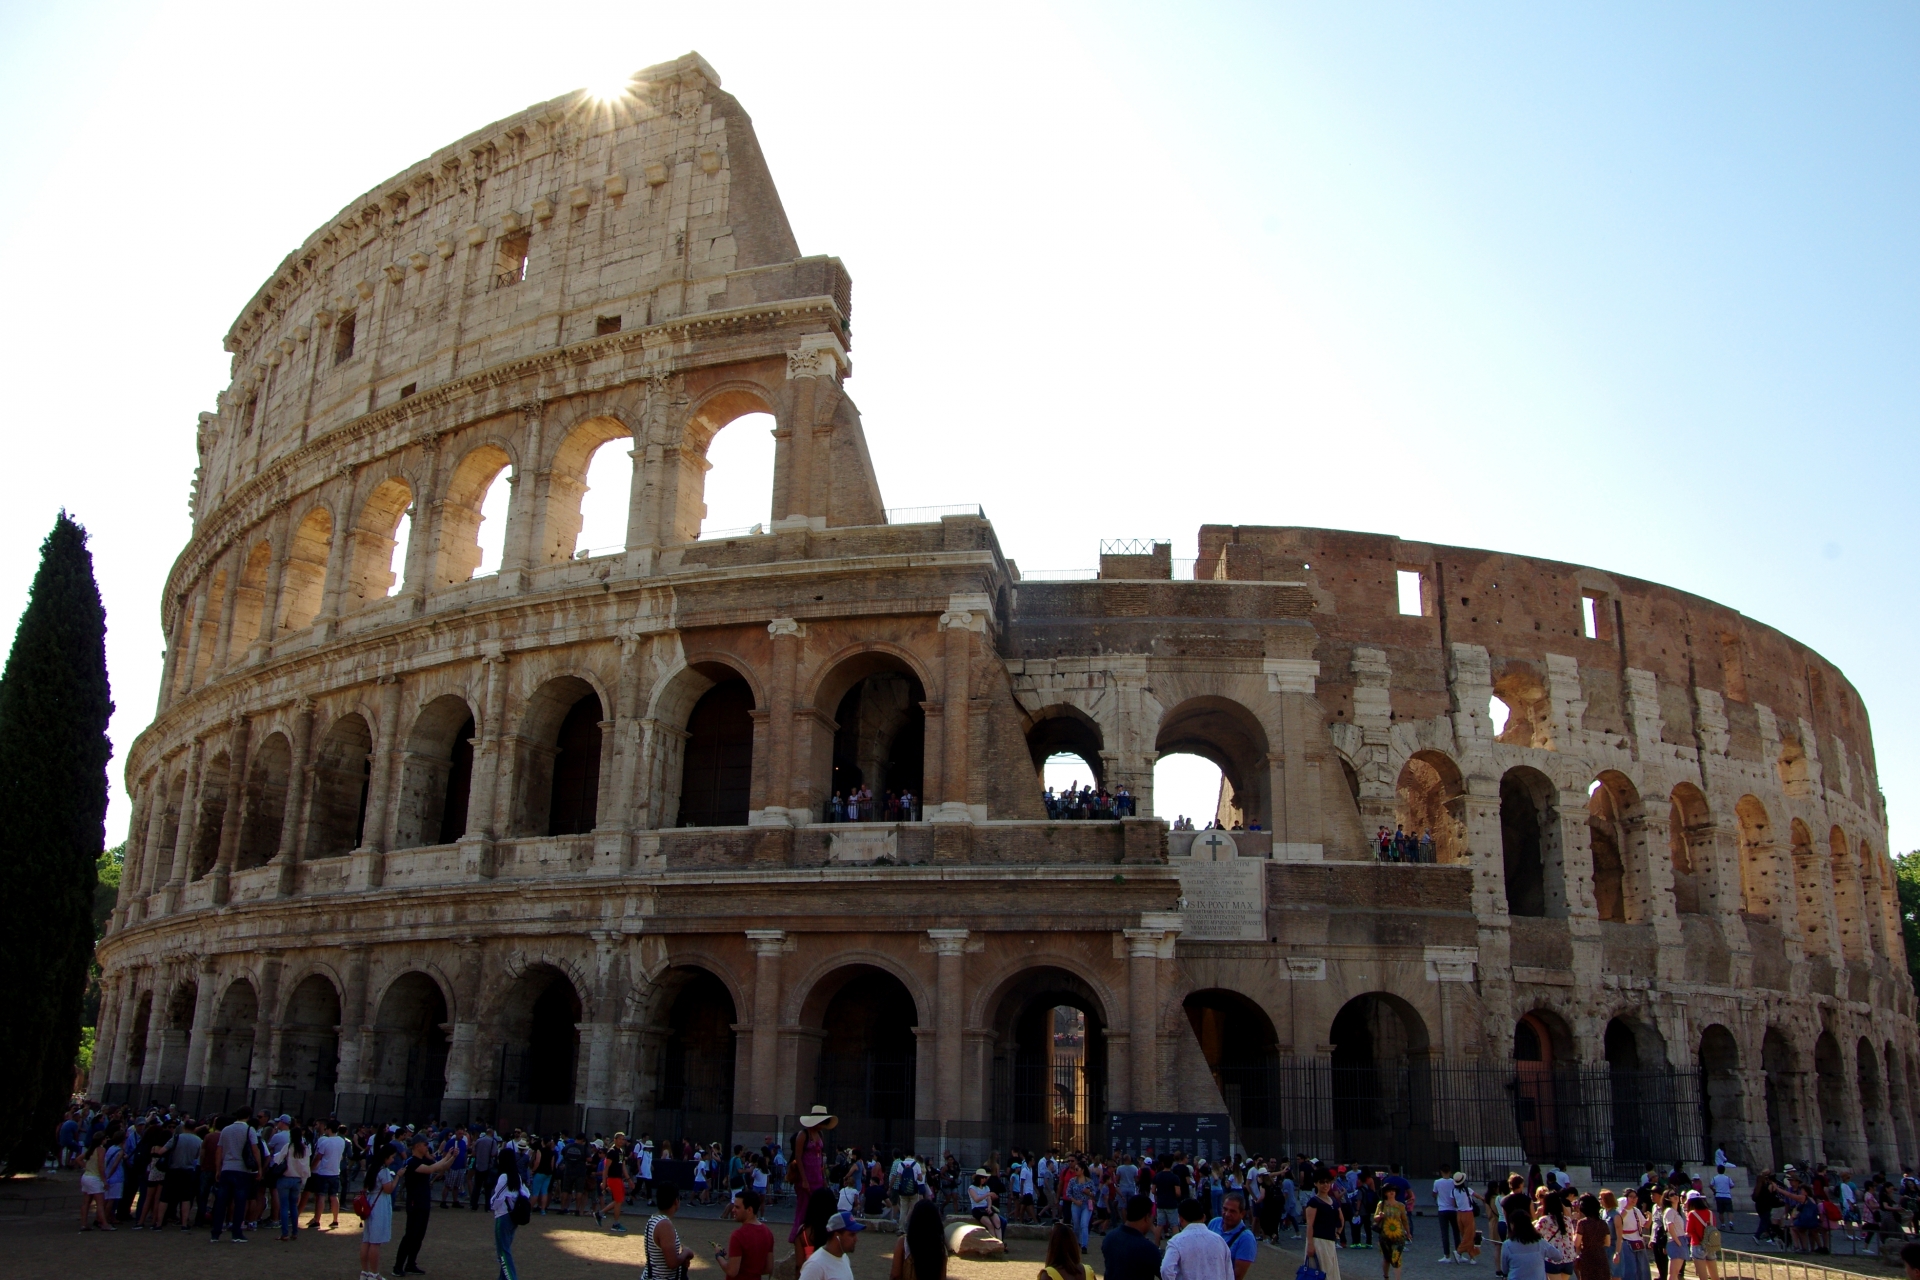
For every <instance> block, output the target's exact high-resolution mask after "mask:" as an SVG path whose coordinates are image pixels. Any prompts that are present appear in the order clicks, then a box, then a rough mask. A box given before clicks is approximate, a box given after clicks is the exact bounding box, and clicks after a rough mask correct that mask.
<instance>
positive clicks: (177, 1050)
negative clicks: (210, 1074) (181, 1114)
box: [154, 982, 200, 1088]
mask: <svg viewBox="0 0 1920 1280" xmlns="http://www.w3.org/2000/svg"><path fill="white" fill-rule="evenodd" d="M199 1002H200V987H199V984H198V983H193V982H182V983H180V984H179V985H177V986H175V987H174V989H173V994H172V995H170V996H169V997H168V998H167V1009H166V1023H165V1025H164V1026H163V1027H162V1028H161V1032H160V1043H159V1044H158V1045H156V1046H155V1047H154V1050H155V1052H156V1054H157V1055H158V1057H159V1061H158V1062H157V1063H156V1064H155V1071H154V1080H155V1083H158V1084H162V1085H172V1086H173V1087H175V1088H178V1087H179V1086H181V1085H184V1084H185V1083H186V1082H187V1048H188V1044H189V1041H190V1039H191V1037H192V1035H193V1011H194V1007H195V1006H196V1005H198V1004H199Z"/></svg>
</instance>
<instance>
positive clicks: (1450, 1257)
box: [1440, 1253, 1453, 1265]
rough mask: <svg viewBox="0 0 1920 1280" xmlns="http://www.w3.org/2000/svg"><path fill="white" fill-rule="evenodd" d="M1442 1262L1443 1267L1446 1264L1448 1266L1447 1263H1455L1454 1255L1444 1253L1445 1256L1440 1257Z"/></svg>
mask: <svg viewBox="0 0 1920 1280" xmlns="http://www.w3.org/2000/svg"><path fill="white" fill-rule="evenodd" d="M1440 1261H1441V1263H1442V1265H1444V1264H1446V1263H1449V1262H1452V1261H1453V1255H1452V1254H1450V1253H1443V1254H1441V1255H1440Z"/></svg>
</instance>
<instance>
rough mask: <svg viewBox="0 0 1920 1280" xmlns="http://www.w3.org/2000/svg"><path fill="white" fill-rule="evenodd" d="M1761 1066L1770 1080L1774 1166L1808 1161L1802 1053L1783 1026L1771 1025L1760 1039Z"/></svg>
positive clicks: (1768, 1094) (1769, 1116)
mask: <svg viewBox="0 0 1920 1280" xmlns="http://www.w3.org/2000/svg"><path fill="white" fill-rule="evenodd" d="M1760 1069H1761V1071H1762V1073H1763V1074H1764V1076H1765V1081H1766V1107H1767V1131H1768V1133H1769V1134H1770V1135H1771V1137H1772V1142H1773V1152H1772V1155H1773V1167H1774V1168H1776V1169H1778V1168H1779V1167H1780V1166H1781V1165H1783V1164H1786V1163H1787V1162H1788V1161H1790V1160H1791V1161H1807V1162H1809V1163H1811V1160H1812V1155H1811V1152H1810V1151H1809V1150H1808V1149H1807V1147H1806V1145H1805V1144H1806V1142H1807V1138H1806V1135H1805V1134H1804V1133H1803V1132H1802V1131H1801V1126H1800V1103H1799V1096H1798V1095H1799V1088H1800V1076H1801V1074H1802V1071H1801V1067H1800V1061H1799V1053H1798V1052H1797V1051H1796V1050H1795V1048H1794V1045H1793V1041H1792V1039H1791V1038H1790V1037H1789V1036H1788V1035H1787V1033H1786V1032H1785V1031H1782V1030H1781V1029H1780V1028H1779V1027H1768V1028H1767V1029H1766V1032H1765V1033H1764V1034H1763V1035H1762V1036H1761V1040H1760Z"/></svg>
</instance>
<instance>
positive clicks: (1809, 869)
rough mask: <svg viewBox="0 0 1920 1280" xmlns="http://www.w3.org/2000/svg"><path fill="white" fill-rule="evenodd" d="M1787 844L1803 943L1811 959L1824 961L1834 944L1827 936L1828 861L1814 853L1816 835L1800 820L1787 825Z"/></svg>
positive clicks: (1797, 916) (1795, 908) (1796, 911)
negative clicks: (1812, 957)
mask: <svg viewBox="0 0 1920 1280" xmlns="http://www.w3.org/2000/svg"><path fill="white" fill-rule="evenodd" d="M1787 841H1788V847H1789V850H1790V854H1789V865H1790V867H1791V868H1792V872H1793V881H1792V883H1793V890H1794V911H1795V919H1796V922H1797V923H1798V924H1799V926H1800V942H1801V945H1802V946H1803V947H1805V948H1806V951H1807V954H1808V955H1820V956H1821V957H1822V958H1824V957H1825V954H1826V952H1827V945H1828V942H1829V941H1830V939H1829V938H1828V935H1827V910H1826V887H1827V886H1826V883H1825V882H1826V876H1827V868H1826V866H1824V865H1823V863H1824V862H1825V859H1823V858H1821V857H1820V856H1819V855H1817V854H1816V853H1815V852H1814V850H1813V832H1812V831H1811V830H1809V829H1808V827H1807V824H1806V823H1805V822H1802V821H1801V820H1800V819H1799V818H1794V819H1793V820H1792V821H1790V822H1789V823H1788V824H1787Z"/></svg>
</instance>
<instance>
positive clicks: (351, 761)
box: [306, 712, 373, 858]
mask: <svg viewBox="0 0 1920 1280" xmlns="http://www.w3.org/2000/svg"><path fill="white" fill-rule="evenodd" d="M372 775H373V731H372V730H370V729H369V728H367V722H366V720H365V719H363V718H362V717H361V716H360V715H359V714H358V713H357V712H349V713H348V714H346V715H344V716H341V717H340V718H339V719H338V720H335V721H334V722H333V724H332V725H331V726H330V727H329V728H328V729H327V733H326V736H325V737H324V738H322V739H321V740H320V749H319V750H318V751H316V752H315V753H314V757H313V800H312V807H311V808H310V809H309V810H308V815H309V816H308V821H307V853H306V856H307V857H308V858H332V857H337V856H339V855H340V854H343V853H351V852H352V851H353V850H355V849H358V848H359V847H360V846H361V845H362V844H363V843H364V842H365V841H364V836H365V828H366V820H367V783H368V780H369V779H370V778H371V777H372Z"/></svg>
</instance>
